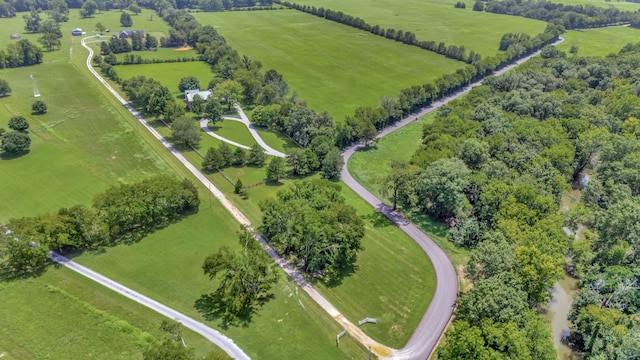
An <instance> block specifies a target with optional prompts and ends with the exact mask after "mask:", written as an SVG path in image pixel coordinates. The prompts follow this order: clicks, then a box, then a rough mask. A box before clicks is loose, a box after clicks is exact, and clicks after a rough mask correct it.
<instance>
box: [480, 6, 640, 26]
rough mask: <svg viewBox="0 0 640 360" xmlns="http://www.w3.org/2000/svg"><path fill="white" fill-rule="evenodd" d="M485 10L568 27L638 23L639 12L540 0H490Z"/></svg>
mask: <svg viewBox="0 0 640 360" xmlns="http://www.w3.org/2000/svg"><path fill="white" fill-rule="evenodd" d="M484 9H485V11H487V12H491V13H495V14H505V15H515V16H523V17H527V18H532V19H537V20H543V21H547V22H551V23H554V24H557V25H562V26H564V27H565V28H567V29H584V28H591V27H601V26H607V25H612V24H620V23H635V24H639V23H640V14H639V13H638V12H631V11H621V10H620V9H619V8H617V7H613V6H610V7H608V8H604V7H600V6H594V5H564V4H562V3H554V2H550V1H544V0H542V1H539V0H524V1H519V0H504V1H502V0H500V1H498V0H491V1H489V2H487V3H486V6H485V8H484Z"/></svg>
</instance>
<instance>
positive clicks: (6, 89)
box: [0, 79, 11, 97]
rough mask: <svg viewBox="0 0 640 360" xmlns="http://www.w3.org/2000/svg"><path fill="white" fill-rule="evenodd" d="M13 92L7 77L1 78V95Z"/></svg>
mask: <svg viewBox="0 0 640 360" xmlns="http://www.w3.org/2000/svg"><path fill="white" fill-rule="evenodd" d="M9 94H11V86H9V83H8V82H7V80H5V79H0V97H4V96H7V95H9Z"/></svg>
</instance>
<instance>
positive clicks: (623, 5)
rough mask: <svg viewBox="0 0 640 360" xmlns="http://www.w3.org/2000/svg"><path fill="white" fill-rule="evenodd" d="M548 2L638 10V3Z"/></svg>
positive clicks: (559, 0)
mask: <svg viewBox="0 0 640 360" xmlns="http://www.w3.org/2000/svg"><path fill="white" fill-rule="evenodd" d="M549 2H553V3H562V4H565V5H593V6H599V7H605V8H607V7H610V6H615V7H617V8H618V9H620V10H623V11H625V10H626V11H636V10H638V9H640V3H632V2H627V1H616V0H612V1H608V2H607V1H605V0H549Z"/></svg>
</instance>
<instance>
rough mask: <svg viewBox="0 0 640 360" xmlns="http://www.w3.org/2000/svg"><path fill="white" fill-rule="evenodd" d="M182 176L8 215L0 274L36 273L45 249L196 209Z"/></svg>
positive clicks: (134, 229)
mask: <svg viewBox="0 0 640 360" xmlns="http://www.w3.org/2000/svg"><path fill="white" fill-rule="evenodd" d="M199 204H200V200H199V198H198V191H197V189H196V187H195V186H194V185H193V184H192V183H191V182H189V181H188V180H183V181H180V180H176V179H174V178H171V177H168V176H157V177H154V178H150V179H147V180H143V181H141V182H139V183H135V184H127V185H120V186H116V187H111V188H110V189H108V190H107V191H105V192H104V193H101V194H98V195H97V196H96V197H95V198H94V200H93V206H92V207H86V206H82V205H78V206H74V207H71V208H62V209H60V210H58V211H57V212H55V213H51V214H45V215H41V216H37V217H30V218H19V219H15V218H14V219H10V220H9V221H8V223H7V224H5V225H4V226H2V227H0V267H2V271H3V272H4V273H5V274H10V275H18V274H24V273H30V272H33V271H37V270H38V269H40V268H41V267H42V266H44V265H45V264H46V262H47V256H48V251H49V250H50V249H51V250H59V251H70V250H76V249H92V248H96V247H99V246H104V245H110V244H115V243H118V242H122V241H125V240H130V239H131V238H132V237H133V238H135V237H136V236H139V235H140V234H141V233H143V232H145V231H150V230H152V229H155V228H158V227H161V226H164V225H166V224H167V223H169V222H170V221H173V220H175V219H177V218H179V217H180V216H181V215H183V214H185V213H186V212H188V211H193V210H195V209H197V208H198V206H199Z"/></svg>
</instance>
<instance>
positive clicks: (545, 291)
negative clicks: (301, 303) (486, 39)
mask: <svg viewBox="0 0 640 360" xmlns="http://www.w3.org/2000/svg"><path fill="white" fill-rule="evenodd" d="M638 63H640V44H637V45H628V46H626V47H625V48H624V49H623V50H622V51H621V52H620V53H619V54H618V55H612V56H608V57H606V58H582V57H567V56H566V54H565V53H563V52H561V51H558V50H557V49H555V48H554V47H551V46H549V47H546V48H544V49H543V51H542V56H540V57H537V58H534V59H532V60H530V61H529V62H527V63H526V64H523V65H521V66H520V67H518V68H517V69H515V70H513V71H511V72H509V73H507V74H504V75H502V76H499V77H490V78H487V79H486V80H485V81H484V83H483V85H481V86H477V87H475V88H474V89H473V90H472V91H471V92H470V93H469V94H468V95H467V96H465V97H462V98H460V99H458V100H455V101H453V102H451V103H449V104H448V105H445V106H442V107H440V108H439V109H438V111H437V116H436V119H435V120H434V121H433V122H432V123H430V124H428V125H426V126H425V127H424V130H423V138H422V145H421V147H420V148H419V150H417V151H416V153H415V154H414V155H413V157H412V159H411V162H410V163H409V164H394V168H395V169H396V171H394V175H393V176H391V177H389V178H387V179H386V180H388V181H389V184H390V185H392V186H391V187H392V188H394V191H393V192H392V194H393V196H392V197H393V200H394V201H397V202H398V203H399V204H400V205H401V206H403V207H405V208H406V209H414V210H415V211H419V212H422V213H425V214H428V215H430V216H432V217H434V218H436V219H439V220H441V221H445V222H447V223H448V224H449V226H450V227H451V231H450V234H449V239H450V240H451V241H452V242H454V243H455V244H457V245H460V246H465V247H468V248H471V249H473V251H472V255H471V258H470V261H469V264H468V265H467V267H466V268H465V275H466V277H467V278H468V279H469V280H471V281H472V282H473V287H472V288H471V289H470V290H468V291H465V292H463V293H462V294H461V296H460V298H459V301H458V307H457V310H456V314H455V315H456V316H455V320H454V322H453V326H452V327H451V328H450V330H449V331H448V332H447V336H446V339H447V341H446V342H445V344H444V346H442V347H441V349H440V350H439V358H441V359H485V358H505V359H506V358H510V357H511V356H516V357H518V358H519V359H554V358H555V353H554V350H553V343H552V341H551V337H550V334H549V325H548V324H546V323H545V321H544V320H542V318H541V317H539V316H536V315H535V313H536V311H537V310H538V309H539V307H540V305H542V304H544V303H546V302H547V301H548V300H549V297H550V295H549V294H550V293H549V291H550V289H551V287H552V285H553V283H554V282H555V281H557V280H558V279H560V278H561V277H562V276H563V271H564V270H566V271H569V272H570V273H571V274H572V275H574V276H576V277H578V278H579V279H580V290H579V292H578V294H577V296H576V297H575V299H574V308H573V311H572V312H571V314H570V320H571V321H572V322H573V328H572V335H571V338H570V339H569V341H570V342H571V343H572V344H573V346H574V347H575V349H576V350H577V351H579V352H582V353H584V355H585V358H586V359H605V358H606V359H628V358H633V356H634V355H635V356H637V354H639V353H640V351H639V346H640V318H639V317H638V307H639V306H640V290H639V287H638V280H639V279H640V255H639V254H640V253H639V251H638V250H639V249H640V227H639V224H640V120H639V118H640V98H639V95H640V71H639V70H638V69H637V64H638ZM572 187H573V189H574V190H575V193H577V194H579V195H578V196H579V197H580V202H579V204H578V205H577V206H575V207H572V208H570V209H569V208H568V206H567V205H566V204H565V203H563V197H564V196H566V194H567V193H568V192H569V191H570V190H572ZM561 205H562V206H561ZM563 227H565V228H566V230H574V231H577V233H578V236H576V237H575V240H574V237H573V236H568V235H567V234H566V233H565V231H564V230H563ZM567 232H570V231H567Z"/></svg>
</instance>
